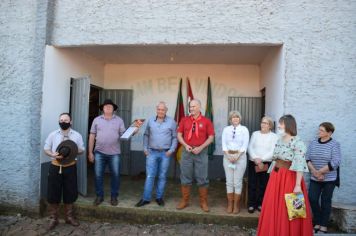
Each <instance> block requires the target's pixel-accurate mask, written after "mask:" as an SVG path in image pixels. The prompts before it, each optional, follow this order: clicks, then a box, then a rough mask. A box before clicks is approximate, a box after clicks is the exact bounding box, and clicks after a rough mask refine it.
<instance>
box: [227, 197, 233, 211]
mask: <svg viewBox="0 0 356 236" xmlns="http://www.w3.org/2000/svg"><path fill="white" fill-rule="evenodd" d="M233 209H234V193H228V194H227V209H226V212H227V213H229V214H231V213H232V210H233Z"/></svg>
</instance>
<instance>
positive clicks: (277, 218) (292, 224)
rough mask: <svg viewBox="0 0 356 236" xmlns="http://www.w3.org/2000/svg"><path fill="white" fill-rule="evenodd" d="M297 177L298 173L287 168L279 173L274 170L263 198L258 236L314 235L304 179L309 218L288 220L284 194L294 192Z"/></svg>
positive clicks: (304, 192)
mask: <svg viewBox="0 0 356 236" xmlns="http://www.w3.org/2000/svg"><path fill="white" fill-rule="evenodd" d="M296 177H297V172H295V171H290V170H288V169H286V168H279V170H278V171H275V170H273V171H272V172H271V174H270V178H269V181H268V184H267V188H266V192H265V195H264V198H263V203H262V211H261V214H260V217H259V222H258V228H257V235H262V236H265V235H269V236H277V235H281V236H288V235H290V236H308V235H313V224H312V215H311V210H310V204H309V198H308V193H307V190H306V186H305V183H304V179H302V181H301V188H302V191H303V194H304V198H305V204H306V213H307V218H298V219H294V220H291V221H289V219H288V212H287V207H286V203H285V199H284V194H286V193H292V192H293V190H294V187H295V180H296Z"/></svg>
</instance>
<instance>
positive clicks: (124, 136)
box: [120, 119, 145, 140]
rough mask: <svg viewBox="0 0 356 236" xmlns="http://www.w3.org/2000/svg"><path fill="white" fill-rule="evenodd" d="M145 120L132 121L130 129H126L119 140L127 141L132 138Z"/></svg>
mask: <svg viewBox="0 0 356 236" xmlns="http://www.w3.org/2000/svg"><path fill="white" fill-rule="evenodd" d="M144 121H145V119H136V120H134V121H133V122H132V123H131V125H130V127H129V128H127V129H126V131H125V132H124V133H123V134H122V135H121V137H120V139H122V140H129V139H130V138H131V136H133V135H134V134H135V133H136V132H137V131H138V130H139V129H140V127H141V126H142V124H143V122H144Z"/></svg>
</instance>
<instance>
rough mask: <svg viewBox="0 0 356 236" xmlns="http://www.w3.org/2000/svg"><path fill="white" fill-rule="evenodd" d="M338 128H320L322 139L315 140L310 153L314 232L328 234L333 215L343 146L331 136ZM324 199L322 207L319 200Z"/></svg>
mask: <svg viewBox="0 0 356 236" xmlns="http://www.w3.org/2000/svg"><path fill="white" fill-rule="evenodd" d="M334 131H335V128H334V125H333V124H332V123H330V122H324V123H321V124H320V125H319V138H318V139H315V140H313V141H312V142H311V143H310V145H309V147H308V150H307V153H306V160H307V162H308V167H309V170H310V172H311V174H312V175H311V178H310V185H309V200H310V205H311V208H312V212H313V221H314V224H315V225H314V232H315V233H326V232H327V230H328V228H327V226H328V222H329V217H330V213H331V199H332V196H333V192H334V189H335V186H336V185H337V183H336V182H337V180H338V178H337V177H338V174H337V169H338V167H339V165H340V160H341V152H340V144H339V143H338V142H336V141H335V140H334V139H333V138H332V137H331V135H332V134H333V133H334ZM320 199H321V201H320V203H321V204H319V200H320Z"/></svg>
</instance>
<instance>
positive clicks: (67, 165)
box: [51, 161, 76, 167]
mask: <svg viewBox="0 0 356 236" xmlns="http://www.w3.org/2000/svg"><path fill="white" fill-rule="evenodd" d="M51 163H52V165H54V166H58V167H61V166H62V167H69V166H73V165H75V163H76V161H73V162H71V163H68V164H66V165H61V164H59V163H58V162H55V161H52V162H51Z"/></svg>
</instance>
